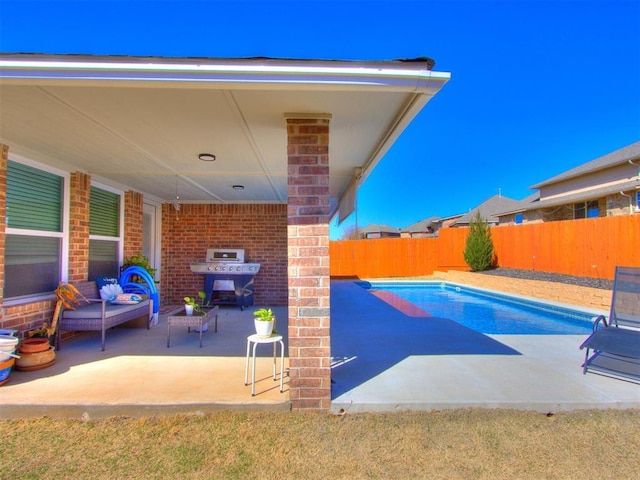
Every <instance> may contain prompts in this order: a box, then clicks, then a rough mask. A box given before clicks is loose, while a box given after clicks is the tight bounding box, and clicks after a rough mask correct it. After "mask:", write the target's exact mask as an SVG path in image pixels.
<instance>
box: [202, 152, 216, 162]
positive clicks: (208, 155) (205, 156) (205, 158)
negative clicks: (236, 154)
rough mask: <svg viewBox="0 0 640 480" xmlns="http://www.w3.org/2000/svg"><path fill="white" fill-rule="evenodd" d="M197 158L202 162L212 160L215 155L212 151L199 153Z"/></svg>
mask: <svg viewBox="0 0 640 480" xmlns="http://www.w3.org/2000/svg"><path fill="white" fill-rule="evenodd" d="M198 158H199V159H200V160H202V161H203V162H213V161H214V160H215V159H216V156H215V155H214V154H213V153H201V154H199V155H198Z"/></svg>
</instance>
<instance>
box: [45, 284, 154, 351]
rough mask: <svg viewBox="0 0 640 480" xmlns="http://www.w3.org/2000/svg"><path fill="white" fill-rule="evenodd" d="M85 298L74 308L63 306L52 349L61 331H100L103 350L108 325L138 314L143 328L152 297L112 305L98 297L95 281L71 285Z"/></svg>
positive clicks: (127, 319) (116, 324) (58, 347)
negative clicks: (143, 321) (85, 299)
mask: <svg viewBox="0 0 640 480" xmlns="http://www.w3.org/2000/svg"><path fill="white" fill-rule="evenodd" d="M73 285H74V286H75V287H76V288H77V289H78V290H79V291H80V292H81V293H82V294H83V295H84V296H85V297H86V298H87V299H88V300H89V303H87V302H85V301H81V302H80V306H78V307H76V308H75V309H74V310H71V309H63V310H62V312H61V313H60V319H59V320H58V329H57V333H56V349H58V350H59V349H60V344H61V343H62V342H61V340H62V332H63V331H66V332H68V331H98V332H101V334H102V350H104V349H105V334H106V331H107V330H108V329H110V328H113V327H116V326H118V325H121V324H123V323H125V322H128V321H130V320H134V319H137V318H140V317H145V318H146V324H147V328H149V326H150V322H151V321H152V318H153V300H151V299H150V298H148V295H147V296H144V297H147V298H143V299H142V300H141V301H140V302H138V303H130V304H115V303H110V302H109V301H107V300H103V299H101V298H100V291H99V290H98V285H97V283H96V282H95V281H87V282H77V283H74V284H73Z"/></svg>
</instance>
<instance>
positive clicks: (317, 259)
mask: <svg viewBox="0 0 640 480" xmlns="http://www.w3.org/2000/svg"><path fill="white" fill-rule="evenodd" d="M287 135H288V150H287V153H288V164H289V175H288V194H289V198H288V214H287V216H288V250H289V255H288V259H289V371H290V373H289V375H290V380H289V389H290V393H289V395H290V399H291V404H292V408H293V409H294V410H328V409H329V407H330V405H331V342H330V340H331V339H330V328H329V327H330V303H329V293H330V291H329V288H330V287H329V280H330V277H329V186H328V185H329V120H328V119H315V118H313V119H308V118H288V119H287Z"/></svg>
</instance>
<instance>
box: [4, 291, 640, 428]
mask: <svg viewBox="0 0 640 480" xmlns="http://www.w3.org/2000/svg"><path fill="white" fill-rule="evenodd" d="M331 302H332V306H331V309H332V320H331V322H332V323H331V338H332V354H333V366H332V382H333V388H332V390H333V392H332V406H331V409H330V410H331V412H333V413H344V412H350V413H356V412H381V411H401V410H434V409H446V408H472V407H480V408H517V409H526V410H535V411H540V412H557V411H563V410H573V409H583V408H640V386H639V385H636V384H632V383H628V382H624V381H621V380H616V379H612V378H607V377H602V376H598V375H594V374H588V375H583V374H582V369H581V367H580V365H581V364H582V361H583V357H584V352H582V351H580V350H579V349H578V346H579V345H580V343H581V342H582V341H583V340H584V338H583V337H581V336H575V335H483V334H480V333H477V332H474V331H472V330H469V329H467V328H465V327H462V326H460V325H459V324H456V323H455V322H452V321H450V320H447V319H439V318H435V317H428V318H416V317H412V316H408V315H406V314H404V313H402V312H401V311H399V310H397V309H396V308H394V307H392V306H391V305H389V304H387V303H386V302H384V301H383V300H382V299H380V298H378V297H375V296H374V295H371V294H370V293H369V292H367V291H366V290H364V289H362V288H360V287H358V286H357V285H356V284H355V283H354V282H351V281H343V280H340V281H333V282H332V294H331ZM253 310H254V308H252V307H249V308H248V309H246V310H245V311H240V310H238V309H231V308H222V309H221V311H220V316H219V323H218V332H217V333H214V332H213V325H209V331H208V332H206V333H204V337H203V338H204V340H203V347H202V348H198V335H197V334H196V333H194V332H193V331H192V332H191V333H187V329H186V327H176V328H175V329H172V335H171V348H167V328H166V316H167V315H166V314H164V315H161V316H160V321H159V324H158V325H157V326H155V327H153V328H151V329H150V330H146V329H144V328H117V329H113V330H110V331H109V332H108V333H107V340H106V351H104V352H102V351H101V350H100V339H99V334H97V333H88V334H83V335H79V336H77V337H75V338H73V339H70V340H68V341H65V342H64V343H63V344H62V348H61V350H60V351H59V352H58V355H57V358H56V362H55V364H54V365H52V366H50V367H48V368H46V369H42V370H38V371H33V372H20V371H14V372H13V373H12V374H11V378H10V380H9V382H8V383H7V384H5V385H3V386H1V387H0V402H1V404H2V408H0V418H2V419H8V418H27V417H34V416H43V415H47V416H51V417H68V418H89V419H99V418H104V417H108V416H117V415H123V416H134V417H138V416H150V415H161V414H173V413H180V414H198V413H205V412H209V411H214V410H221V409H227V410H261V409H262V410H270V411H273V410H280V411H288V410H289V409H290V402H289V390H288V376H287V375H286V366H287V359H286V358H285V378H284V393H280V391H279V379H278V381H273V379H272V376H271V375H272V357H271V354H272V349H271V346H268V345H262V346H259V347H258V354H259V358H258V367H257V375H256V381H257V383H256V396H254V397H252V396H251V386H245V385H244V370H245V354H246V337H247V336H248V335H250V334H252V333H253V315H252V312H253ZM274 310H275V313H276V316H277V318H278V324H277V327H278V330H279V331H280V332H281V333H284V334H285V345H286V332H287V325H286V323H287V321H286V320H287V309H286V308H285V307H279V308H275V309H274ZM286 353H287V351H286V348H285V355H286Z"/></svg>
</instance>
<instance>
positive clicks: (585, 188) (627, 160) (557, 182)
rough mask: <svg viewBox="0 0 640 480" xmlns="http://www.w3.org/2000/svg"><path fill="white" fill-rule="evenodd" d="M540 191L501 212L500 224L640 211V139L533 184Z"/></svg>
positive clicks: (627, 213) (626, 213) (625, 213)
mask: <svg viewBox="0 0 640 480" xmlns="http://www.w3.org/2000/svg"><path fill="white" fill-rule="evenodd" d="M531 188H534V189H538V192H537V193H535V194H534V195H532V196H531V197H529V198H528V199H525V200H523V201H522V202H520V204H519V205H518V206H517V207H515V208H510V209H504V210H503V211H502V212H500V213H499V215H498V216H499V218H500V224H505V225H508V224H518V223H540V222H551V221H558V220H574V219H580V218H590V217H605V216H614V215H631V214H637V213H640V142H636V143H633V144H631V145H629V146H627V147H624V148H621V149H619V150H616V151H614V152H612V153H609V154H608V155H604V156H602V157H600V158H597V159H595V160H592V161H590V162H587V163H585V164H583V165H580V166H578V167H576V168H573V169H571V170H568V171H566V172H564V173H561V174H560V175H556V176H555V177H552V178H550V179H549V180H545V181H544V182H541V183H538V184H536V185H533V186H532V187H531Z"/></svg>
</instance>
